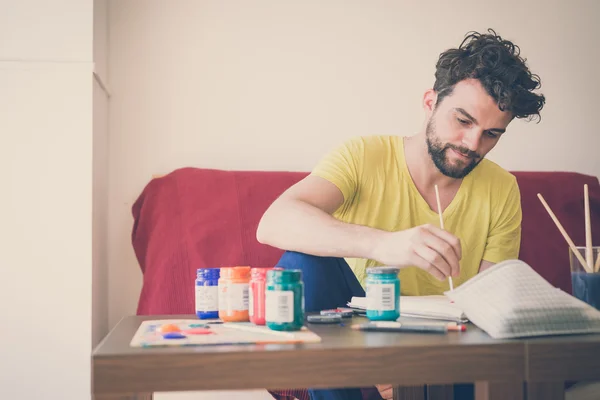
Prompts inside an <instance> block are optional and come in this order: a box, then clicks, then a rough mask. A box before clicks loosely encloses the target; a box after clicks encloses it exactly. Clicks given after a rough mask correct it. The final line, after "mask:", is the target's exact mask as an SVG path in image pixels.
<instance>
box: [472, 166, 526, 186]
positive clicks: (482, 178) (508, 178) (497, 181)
mask: <svg viewBox="0 0 600 400" xmlns="http://www.w3.org/2000/svg"><path fill="white" fill-rule="evenodd" d="M473 172H476V175H477V179H476V182H478V183H483V182H487V183H488V184H490V185H492V186H494V187H498V188H505V189H506V190H510V189H511V188H512V186H513V185H515V184H516V183H517V178H516V176H515V175H514V174H513V173H512V172H510V171H508V170H506V169H505V168H503V167H501V166H500V165H498V164H496V163H495V162H493V161H491V160H488V159H483V160H482V161H481V162H480V163H479V165H478V166H477V168H476V169H475V171H473Z"/></svg>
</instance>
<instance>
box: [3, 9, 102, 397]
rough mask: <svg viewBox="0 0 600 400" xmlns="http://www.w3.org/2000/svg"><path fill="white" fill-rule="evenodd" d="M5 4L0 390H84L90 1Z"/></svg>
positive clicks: (62, 393) (84, 393)
mask: <svg viewBox="0 0 600 400" xmlns="http://www.w3.org/2000/svg"><path fill="white" fill-rule="evenodd" d="M0 9H1V10H2V12H0V38H2V39H1V40H0V88H1V89H0V136H1V138H2V141H1V143H2V144H1V145H0V171H2V174H3V179H2V189H1V193H2V195H1V196H0V270H1V271H2V279H1V280H0V298H1V299H2V307H1V308H0V310H1V311H0V318H1V321H2V322H1V326H2V333H1V334H0V337H1V340H0V355H1V356H0V398H1V399H24V400H28V399H32V400H33V399H48V400H53V399H56V400H58V399H60V400H64V399H68V400H71V399H73V400H75V399H78V400H79V399H86V398H89V397H90V396H89V394H90V350H91V347H92V342H91V341H92V333H91V325H92V218H91V216H92V81H93V80H92V34H93V32H92V14H93V8H92V1H82V0H70V1H68V0H62V1H53V2H47V1H45V0H26V1H3V2H2V5H1V6H0Z"/></svg>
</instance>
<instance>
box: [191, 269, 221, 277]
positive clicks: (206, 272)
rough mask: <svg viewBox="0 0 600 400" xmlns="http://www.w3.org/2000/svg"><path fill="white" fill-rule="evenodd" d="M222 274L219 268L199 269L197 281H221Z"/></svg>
mask: <svg viewBox="0 0 600 400" xmlns="http://www.w3.org/2000/svg"><path fill="white" fill-rule="evenodd" d="M220 273H221V271H220V269H219V268H199V269H198V270H197V271H196V279H200V280H202V279H219V276H220Z"/></svg>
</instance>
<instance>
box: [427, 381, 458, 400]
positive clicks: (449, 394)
mask: <svg viewBox="0 0 600 400" xmlns="http://www.w3.org/2000/svg"><path fill="white" fill-rule="evenodd" d="M427 400H454V385H427Z"/></svg>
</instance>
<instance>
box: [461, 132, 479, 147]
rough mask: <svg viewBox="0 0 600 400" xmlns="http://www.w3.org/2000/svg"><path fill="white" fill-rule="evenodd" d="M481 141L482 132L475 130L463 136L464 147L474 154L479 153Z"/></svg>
mask: <svg viewBox="0 0 600 400" xmlns="http://www.w3.org/2000/svg"><path fill="white" fill-rule="evenodd" d="M480 141H481V132H478V131H477V130H475V129H473V130H470V131H468V132H467V133H465V135H464V136H463V140H462V142H463V145H464V146H465V147H466V148H468V149H469V150H471V151H473V152H477V149H478V148H479V142H480Z"/></svg>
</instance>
